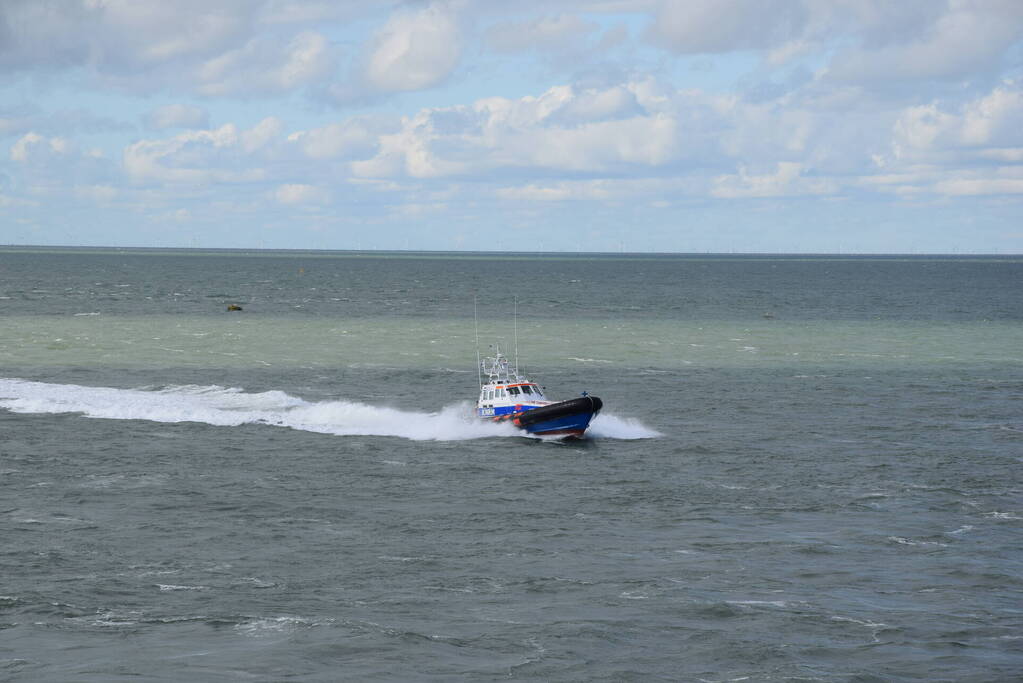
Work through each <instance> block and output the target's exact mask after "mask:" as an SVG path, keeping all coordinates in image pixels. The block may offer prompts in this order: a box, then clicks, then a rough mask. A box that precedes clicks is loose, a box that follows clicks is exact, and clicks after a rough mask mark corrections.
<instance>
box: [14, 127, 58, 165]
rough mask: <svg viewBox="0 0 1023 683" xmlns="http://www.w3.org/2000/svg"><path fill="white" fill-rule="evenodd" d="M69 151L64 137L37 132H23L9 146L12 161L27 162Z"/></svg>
mask: <svg viewBox="0 0 1023 683" xmlns="http://www.w3.org/2000/svg"><path fill="white" fill-rule="evenodd" d="M70 151H71V145H70V143H69V142H68V141H67V139H66V138H61V137H52V138H46V137H44V136H42V135H39V134H38V133H31V132H30V133H25V135H23V136H21V137H20V138H19V139H18V141H17V142H15V143H14V144H13V145H12V146H11V150H10V157H11V160H12V161H18V162H21V163H27V162H29V161H35V160H39V159H42V158H52V157H55V156H56V157H59V156H65V155H67V154H68V153H69V152H70Z"/></svg>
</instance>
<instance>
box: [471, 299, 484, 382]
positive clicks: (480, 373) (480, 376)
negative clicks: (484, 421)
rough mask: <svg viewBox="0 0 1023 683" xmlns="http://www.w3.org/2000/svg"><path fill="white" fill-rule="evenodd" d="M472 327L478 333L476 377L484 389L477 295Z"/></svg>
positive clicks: (474, 303)
mask: <svg viewBox="0 0 1023 683" xmlns="http://www.w3.org/2000/svg"><path fill="white" fill-rule="evenodd" d="M472 328H473V331H474V332H475V333H476V377H477V379H478V380H479V385H480V391H483V366H482V365H481V364H480V325H479V318H478V316H477V315H476V295H475V294H474V295H473V297H472Z"/></svg>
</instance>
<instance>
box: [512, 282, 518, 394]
mask: <svg viewBox="0 0 1023 683" xmlns="http://www.w3.org/2000/svg"><path fill="white" fill-rule="evenodd" d="M512 327H513V329H514V330H515V379H518V378H519V297H515V308H514V309H513V312H512Z"/></svg>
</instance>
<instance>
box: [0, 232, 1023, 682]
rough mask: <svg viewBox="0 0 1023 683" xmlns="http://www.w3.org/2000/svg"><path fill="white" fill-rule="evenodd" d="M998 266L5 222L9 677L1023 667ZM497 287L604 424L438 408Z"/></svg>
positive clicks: (1021, 580) (1018, 265)
mask: <svg viewBox="0 0 1023 683" xmlns="http://www.w3.org/2000/svg"><path fill="white" fill-rule="evenodd" d="M1021 283H1023V262H1021V261H1019V260H1013V259H972V260H971V259H784V258H757V259H736V258H716V259H715V258H683V257H659V258H649V257H648V258H631V259H630V258H612V257H604V258H579V257H574V258H528V257H524V256H523V257H520V258H514V259H512V258H501V259H497V258H480V257H475V258H458V257H454V256H450V257H443V258H442V257H437V256H436V255H433V256H432V257H430V258H426V257H421V258H397V257H391V258H383V257H371V256H365V255H364V256H359V257H355V256H346V255H339V254H335V255H323V254H319V255H308V254H307V255H295V254H290V255H279V254H278V255H270V256H266V255H261V256H251V255H244V254H224V253H212V254H139V253H117V254H91V253H81V252H77V253H52V252H49V253H25V252H22V251H16V252H13V253H11V252H8V253H3V254H0V296H3V297H5V298H3V299H0V312H2V314H3V317H2V319H0V323H2V326H0V486H2V489H0V491H2V493H0V524H2V526H0V529H2V536H3V543H2V546H0V563H2V564H0V576H2V577H3V580H2V584H0V678H5V679H10V680H41V681H42V680H45V681H50V680H75V681H90V680H95V681H107V680H117V679H119V678H122V677H123V678H132V679H134V680H154V681H162V680H166V681H177V680H210V681H221V680H223V681H235V680H282V679H290V678H294V679H298V680H323V681H332V680H386V681H391V680H438V681H441V680H442V681H448V680H496V679H501V680H508V679H511V680H532V679H535V680H559V681H560V680H578V681H594V680H597V681H599V680H607V681H620V680H637V681H639V680H642V681H647V680H671V681H676V680H694V681H695V680H706V681H729V680H758V681H759V680H768V681H782V680H785V681H789V680H792V681H802V680H807V681H808V680H824V681H853V680H855V681H872V680H877V681H888V680H926V681H932V680H956V681H963V680H965V681H1000V680H1005V681H1009V680H1017V679H1018V678H1019V677H1020V675H1021V674H1023V607H1021V605H1023V553H1021V552H1020V550H1019V548H1020V537H1021V535H1020V532H1021V529H1023V482H1021V477H1020V474H1019V473H1020V468H1021V463H1023V419H1021V417H1020V415H1021V410H1020V409H1021V405H1023V403H1021V397H1023V351H1021V349H1023V310H1021V306H1023V303H1021V302H1023V296H1021V294H1023V284H1021ZM512 293H515V294H514V296H515V298H517V300H518V311H519V314H518V333H519V342H520V348H521V349H522V351H523V356H524V359H525V360H526V361H528V362H527V369H528V370H529V371H530V372H531V373H532V374H534V376H535V378H536V379H538V380H539V381H541V382H543V383H544V384H546V385H547V387H548V392H549V393H551V394H553V395H555V396H558V397H569V396H571V395H573V394H575V393H577V392H578V391H580V390H583V389H586V390H589V391H591V392H592V393H594V394H597V395H599V396H601V397H602V398H603V400H604V403H605V414H604V415H602V416H601V417H600V418H599V420H600V422H598V423H595V425H594V430H593V432H594V434H593V437H592V438H590V439H587V440H585V441H581V442H574V443H548V442H541V441H536V440H532V439H528V438H523V437H519V436H515V435H514V434H511V435H509V434H505V433H503V432H499V431H487V428H483V431H482V432H481V431H480V430H481V428H480V426H479V425H477V424H475V423H473V422H471V421H468V420H467V419H465V418H464V412H465V408H466V407H467V405H468V404H467V401H469V400H470V399H471V398H473V397H474V396H475V393H476V385H475V382H476V376H475V370H474V368H473V361H474V350H473V344H472V309H471V306H472V297H473V295H476V296H477V297H478V299H479V301H480V302H481V305H480V313H481V315H480V331H481V336H482V337H483V338H485V339H488V340H489V339H495V338H499V339H500V340H501V341H502V344H504V342H506V341H510V340H511V339H512V321H511V312H512V310H511V309H512V305H511V303H512V302H511V295H512ZM231 302H237V303H240V304H242V305H243V307H244V309H245V310H244V311H243V312H242V313H240V314H228V313H227V312H226V311H225V308H226V304H227V303H231Z"/></svg>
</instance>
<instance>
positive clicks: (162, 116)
mask: <svg viewBox="0 0 1023 683" xmlns="http://www.w3.org/2000/svg"><path fill="white" fill-rule="evenodd" d="M209 119H210V117H209V114H208V113H207V111H206V110H205V109H203V108H202V107H197V106H195V105H192V104H167V105H164V106H162V107H157V108H156V109H153V110H151V111H150V112H149V113H148V114H146V117H145V121H146V126H147V127H148V128H150V129H151V130H166V129H167V128H207V127H209V125H210V124H209Z"/></svg>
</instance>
